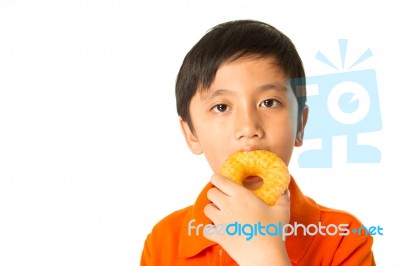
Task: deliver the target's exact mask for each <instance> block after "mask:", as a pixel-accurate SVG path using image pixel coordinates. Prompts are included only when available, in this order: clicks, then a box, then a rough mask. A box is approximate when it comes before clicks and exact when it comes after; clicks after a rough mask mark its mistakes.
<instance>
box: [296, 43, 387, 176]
mask: <svg viewBox="0 0 400 266" xmlns="http://www.w3.org/2000/svg"><path fill="white" fill-rule="evenodd" d="M339 47H340V50H341V55H342V66H344V59H345V56H346V47H347V40H339ZM370 56H372V53H371V51H370V50H369V49H368V50H367V51H366V52H365V53H364V54H363V55H362V56H361V57H360V58H359V59H358V60H357V61H356V62H355V63H354V64H353V65H352V66H351V67H350V68H352V67H353V66H355V65H357V64H359V63H360V62H362V61H364V60H365V59H367V58H368V57H370ZM316 58H317V59H318V60H320V61H322V62H324V63H325V64H328V65H330V66H333V67H334V65H333V64H332V63H331V62H330V61H329V60H328V59H327V58H326V57H325V56H324V55H323V54H321V53H320V52H319V53H318V54H317V56H316ZM335 68H336V67H335ZM306 86H307V88H313V89H314V94H311V95H308V96H307V105H308V106H309V107H310V112H309V116H308V122H307V126H306V130H305V133H304V139H305V140H310V139H320V140H321V149H318V150H307V151H304V152H302V153H301V154H300V155H299V158H298V160H299V167H301V168H329V167H332V154H333V153H332V149H333V146H332V140H333V137H335V136H346V137H347V149H346V150H347V163H379V162H380V160H381V153H380V150H379V149H378V148H377V147H374V146H371V145H361V144H359V143H358V134H360V133H365V132H374V131H379V130H381V129H382V121H381V113H380V106H379V95H378V87H377V81H376V73H375V70H373V69H367V70H359V71H346V72H340V73H334V74H326V75H319V76H311V77H307V78H306Z"/></svg>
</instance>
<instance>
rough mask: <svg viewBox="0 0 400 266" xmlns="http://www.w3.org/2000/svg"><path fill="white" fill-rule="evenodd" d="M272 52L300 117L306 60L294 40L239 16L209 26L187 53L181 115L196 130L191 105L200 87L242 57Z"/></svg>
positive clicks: (179, 83)
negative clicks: (288, 83) (190, 110)
mask: <svg viewBox="0 0 400 266" xmlns="http://www.w3.org/2000/svg"><path fill="white" fill-rule="evenodd" d="M269 56H272V57H273V58H274V59H275V60H276V63H277V64H278V66H279V67H280V68H281V69H282V70H283V71H284V73H285V75H286V77H287V78H288V79H289V81H290V85H291V88H292V90H293V92H294V95H296V98H297V102H298V117H299V118H300V116H301V114H302V112H303V108H304V106H305V102H306V91H305V89H306V88H305V72H304V67H303V63H302V61H301V58H300V56H299V54H298V53H297V51H296V47H295V46H294V44H293V43H292V41H291V40H290V39H289V38H288V37H287V36H286V35H284V34H283V33H282V32H280V31H279V30H277V29H276V28H274V27H273V26H271V25H268V24H266V23H263V22H260V21H255V20H237V21H230V22H226V23H222V24H219V25H217V26H215V27H213V28H212V29H210V30H209V31H208V32H207V33H206V34H205V35H204V36H203V37H202V38H201V39H200V40H199V41H198V42H197V43H196V44H195V45H194V46H193V48H192V49H191V50H190V51H189V52H188V53H187V55H186V56H185V58H184V60H183V63H182V65H181V68H180V70H179V73H178V76H177V79H176V86H175V96H176V106H177V111H178V115H179V116H181V117H182V119H183V120H184V121H186V122H187V123H188V125H189V127H190V129H191V130H192V131H193V125H192V122H191V119H190V113H189V105H190V101H191V100H192V98H193V96H194V95H195V94H196V92H197V90H198V89H200V90H207V89H208V88H209V87H210V86H211V84H212V82H213V81H214V78H215V75H216V72H217V70H218V68H219V67H220V66H221V65H222V64H223V63H225V62H230V61H234V60H237V59H240V58H243V57H256V58H264V57H269Z"/></svg>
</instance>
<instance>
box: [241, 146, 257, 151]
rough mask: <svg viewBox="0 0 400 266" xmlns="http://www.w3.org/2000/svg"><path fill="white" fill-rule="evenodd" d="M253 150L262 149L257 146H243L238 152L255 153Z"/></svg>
mask: <svg viewBox="0 0 400 266" xmlns="http://www.w3.org/2000/svg"><path fill="white" fill-rule="evenodd" d="M255 150H263V149H262V148H260V147H257V146H245V147H243V148H242V149H240V150H239V151H255Z"/></svg>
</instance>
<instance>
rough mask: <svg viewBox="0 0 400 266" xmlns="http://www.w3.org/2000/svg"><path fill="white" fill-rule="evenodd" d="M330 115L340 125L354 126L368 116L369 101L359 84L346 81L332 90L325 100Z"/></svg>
mask: <svg viewBox="0 0 400 266" xmlns="http://www.w3.org/2000/svg"><path fill="white" fill-rule="evenodd" d="M327 103H328V110H329V113H330V115H331V116H332V117H333V118H334V119H335V120H336V121H337V122H339V123H341V124H356V123H358V122H361V121H362V120H363V119H364V118H365V117H366V116H367V114H368V112H369V109H370V105H371V101H370V97H369V94H368V92H367V90H366V89H365V88H364V87H363V86H361V85H360V84H359V83H356V82H351V81H346V82H341V83H339V84H337V85H336V86H335V87H333V88H332V90H331V91H330V93H329V95H328V99H327Z"/></svg>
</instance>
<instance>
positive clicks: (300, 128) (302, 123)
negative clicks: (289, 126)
mask: <svg viewBox="0 0 400 266" xmlns="http://www.w3.org/2000/svg"><path fill="white" fill-rule="evenodd" d="M307 119H308V106H307V105H305V106H304V109H303V113H302V115H301V117H300V119H299V121H298V124H297V133H296V140H295V142H294V146H296V147H300V146H301V145H303V137H304V128H305V127H306V124H307Z"/></svg>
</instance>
